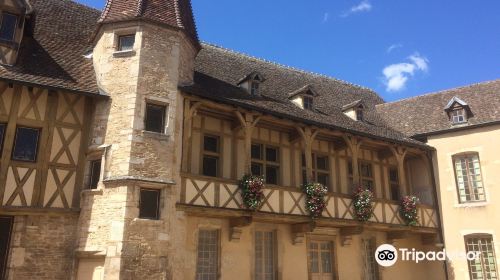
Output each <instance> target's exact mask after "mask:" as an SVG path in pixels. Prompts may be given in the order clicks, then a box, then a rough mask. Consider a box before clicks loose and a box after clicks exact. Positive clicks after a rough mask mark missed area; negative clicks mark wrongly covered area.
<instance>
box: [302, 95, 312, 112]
mask: <svg viewBox="0 0 500 280" xmlns="http://www.w3.org/2000/svg"><path fill="white" fill-rule="evenodd" d="M302 104H303V105H304V109H306V110H312V109H313V98H312V96H304V97H302Z"/></svg>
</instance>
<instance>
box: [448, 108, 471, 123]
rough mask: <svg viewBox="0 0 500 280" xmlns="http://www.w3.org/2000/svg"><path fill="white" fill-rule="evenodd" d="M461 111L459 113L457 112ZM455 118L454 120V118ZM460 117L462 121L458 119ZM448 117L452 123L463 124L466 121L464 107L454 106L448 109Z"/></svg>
mask: <svg viewBox="0 0 500 280" xmlns="http://www.w3.org/2000/svg"><path fill="white" fill-rule="evenodd" d="M459 112H461V114H458V113H459ZM455 118H456V120H455ZM460 118H462V121H460ZM450 119H451V122H452V123H453V124H463V123H466V122H467V121H468V118H467V112H466V110H465V108H464V107H455V108H453V109H452V110H451V111H450Z"/></svg>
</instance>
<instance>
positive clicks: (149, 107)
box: [145, 103, 167, 133]
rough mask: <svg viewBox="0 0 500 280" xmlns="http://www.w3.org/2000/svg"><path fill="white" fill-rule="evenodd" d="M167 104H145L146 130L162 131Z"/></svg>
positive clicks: (163, 129) (163, 130)
mask: <svg viewBox="0 0 500 280" xmlns="http://www.w3.org/2000/svg"><path fill="white" fill-rule="evenodd" d="M166 112H167V106H165V105H156V104H149V103H148V104H146V120H145V123H146V131H151V132H158V133H164V132H165V116H166Z"/></svg>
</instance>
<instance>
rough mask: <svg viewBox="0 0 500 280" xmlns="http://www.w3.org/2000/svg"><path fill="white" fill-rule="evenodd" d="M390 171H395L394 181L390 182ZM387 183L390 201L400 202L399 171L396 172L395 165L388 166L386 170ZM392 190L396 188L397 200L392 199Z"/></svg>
mask: <svg viewBox="0 0 500 280" xmlns="http://www.w3.org/2000/svg"><path fill="white" fill-rule="evenodd" d="M391 171H396V181H394V180H392V178H391ZM387 181H388V182H389V194H390V197H391V200H393V201H399V200H401V197H402V195H401V194H402V193H401V185H400V183H399V171H398V167H397V166H395V165H391V166H388V168H387ZM393 188H397V190H398V197H397V199H394V197H393V193H392V191H393Z"/></svg>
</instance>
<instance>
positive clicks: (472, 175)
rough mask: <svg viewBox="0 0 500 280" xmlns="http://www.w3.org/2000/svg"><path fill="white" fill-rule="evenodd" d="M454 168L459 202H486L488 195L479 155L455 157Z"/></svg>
mask: <svg viewBox="0 0 500 280" xmlns="http://www.w3.org/2000/svg"><path fill="white" fill-rule="evenodd" d="M453 167H454V169H455V179H456V184H457V193H458V199H459V202H460V203H467V202H480V201H485V200H486V195H485V191H484V186H483V178H482V174H481V164H480V161H479V154H478V153H476V152H469V153H461V154H457V155H454V156H453Z"/></svg>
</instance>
